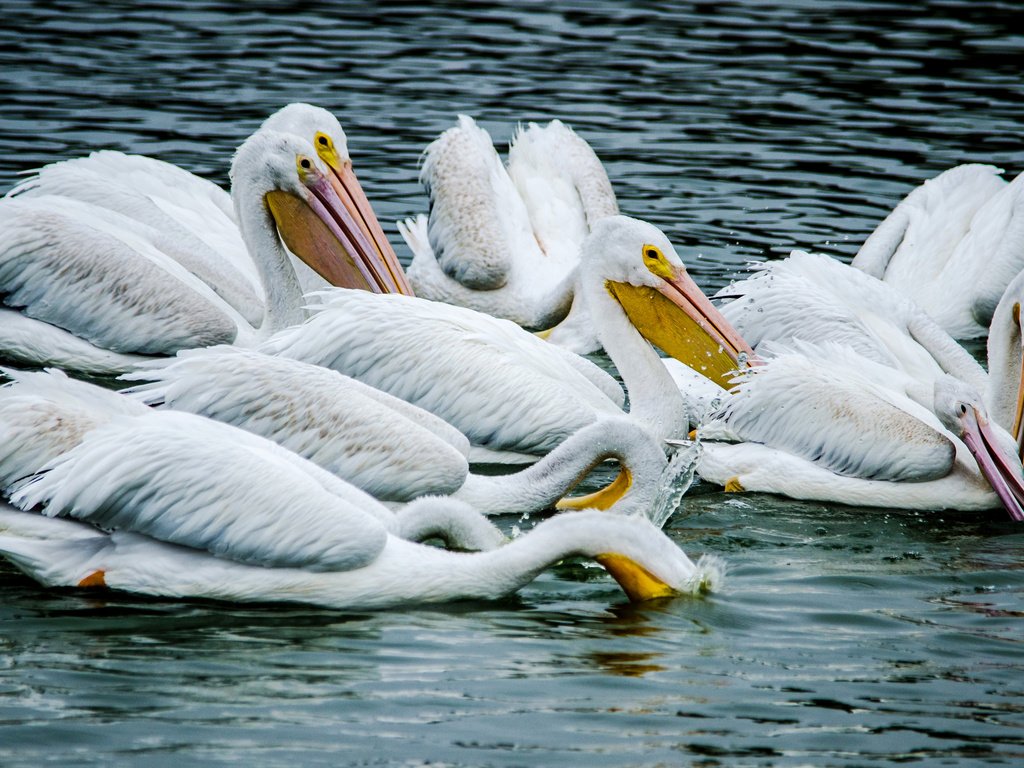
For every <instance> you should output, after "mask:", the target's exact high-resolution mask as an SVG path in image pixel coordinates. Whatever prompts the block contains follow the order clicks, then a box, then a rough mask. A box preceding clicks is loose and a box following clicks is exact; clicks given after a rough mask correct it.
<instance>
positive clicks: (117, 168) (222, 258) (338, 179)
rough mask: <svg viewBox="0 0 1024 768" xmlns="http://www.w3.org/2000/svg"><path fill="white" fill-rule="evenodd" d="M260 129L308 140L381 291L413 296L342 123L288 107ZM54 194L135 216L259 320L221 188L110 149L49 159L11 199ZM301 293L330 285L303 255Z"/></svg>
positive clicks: (249, 268) (259, 306)
mask: <svg viewBox="0 0 1024 768" xmlns="http://www.w3.org/2000/svg"><path fill="white" fill-rule="evenodd" d="M259 130H261V131H276V132H278V133H291V134H294V135H296V136H299V137H300V138H303V139H305V140H306V141H308V142H309V143H310V145H312V146H313V148H314V149H315V150H316V154H317V155H318V156H319V157H320V159H321V160H322V161H323V162H324V164H325V165H326V166H327V168H329V169H330V174H329V178H330V181H331V184H332V186H333V187H334V189H335V191H336V192H337V193H338V199H340V200H342V201H343V203H344V205H345V207H346V209H347V210H348V211H349V213H350V214H351V218H352V221H355V222H358V223H359V224H360V225H361V229H362V231H356V232H354V233H349V234H350V236H351V237H352V238H353V240H354V241H356V240H357V241H358V242H356V243H355V244H356V245H357V246H358V247H360V248H362V249H365V250H366V251H367V252H373V253H375V254H376V257H377V258H376V259H374V260H368V263H370V264H372V265H374V266H378V265H379V264H381V263H382V264H383V266H384V267H385V269H380V270H379V272H380V274H379V275H377V276H376V277H377V278H378V279H379V281H380V285H379V286H378V287H379V288H382V289H384V290H389V291H392V290H397V291H400V292H404V293H409V292H411V291H410V289H409V286H408V282H407V281H406V279H405V275H404V273H403V272H402V268H401V266H400V265H399V263H398V258H397V256H396V255H395V253H394V250H393V249H392V248H391V245H390V244H389V242H388V240H387V238H386V237H385V236H384V233H383V231H382V230H381V227H380V223H379V222H378V221H377V218H376V216H375V215H374V213H373V209H372V208H371V207H370V204H369V201H368V200H367V199H366V195H365V193H364V192H363V190H362V187H361V186H360V184H359V182H358V180H357V179H356V178H355V175H354V172H353V170H352V160H351V158H350V156H349V152H348V139H347V136H346V135H345V132H344V130H342V127H341V124H340V123H339V122H338V120H337V118H335V117H334V115H332V114H331V113H330V112H328V111H327V110H325V109H322V108H320V107H315V106H313V105H311V104H302V103H295V104H289V105H287V106H285V107H283V108H281V109H279V110H278V111H277V112H275V113H274V114H272V115H271V116H270V117H268V118H267V119H266V120H265V121H264V122H263V124H262V125H261V126H260V129H259ZM41 195H56V196H59V197H62V198H70V199H73V200H79V201H81V202H86V203H90V204H93V205H97V206H100V207H102V208H105V209H109V210H111V211H114V212H116V213H120V214H122V215H124V216H127V217H129V218H130V219H131V220H132V222H129V223H126V226H132V225H134V226H135V227H136V229H137V231H138V233H139V234H142V235H145V236H147V237H148V238H150V239H151V241H152V242H153V244H154V245H155V246H156V247H157V248H158V249H159V250H161V251H162V252H164V253H165V254H167V255H168V256H170V257H171V258H173V259H174V260H176V261H177V262H178V263H180V264H181V265H182V266H184V267H185V268H186V269H187V270H188V271H189V272H191V273H192V274H194V275H195V276H196V277H198V278H199V279H201V280H203V281H204V282H205V283H207V285H209V286H210V287H211V288H212V289H213V290H214V291H215V292H216V293H217V294H218V295H220V296H221V297H222V298H224V299H225V301H227V302H228V303H229V304H231V305H232V306H233V307H235V309H237V310H238V311H239V312H241V313H242V314H243V315H244V316H245V317H246V319H247V320H248V321H249V322H250V323H253V324H258V323H259V321H260V319H261V318H262V312H263V299H262V295H263V286H262V284H261V282H260V273H259V271H258V268H257V265H256V263H255V261H254V258H253V257H251V256H250V254H249V252H248V249H247V247H246V244H245V242H244V240H243V238H242V234H241V232H240V231H239V227H238V217H237V215H236V211H235V205H234V203H233V202H232V200H231V196H230V195H229V194H228V193H226V192H224V190H222V189H221V188H220V187H218V186H217V185H215V184H213V183H211V182H209V181H207V180H206V179H203V178H201V177H199V176H196V175H194V174H192V173H189V172H188V171H185V170H183V169H181V168H178V167H177V166H175V165H172V164H170V163H166V162H163V161H162V160H156V159H154V158H150V157H144V156H141V155H126V154H124V153H122V152H117V151H112V150H101V151H98V152H93V153H91V154H90V155H88V156H87V157H82V158H75V159H72V160H64V161H60V162H57V163H52V164H50V165H47V166H45V167H43V168H40V169H38V170H37V171H36V172H35V173H34V174H33V175H32V176H30V177H28V178H26V179H24V180H23V181H21V182H20V183H19V184H18V185H17V186H15V187H14V189H12V190H11V191H10V192H8V194H7V196H8V197H16V196H17V197H23V198H26V197H38V196H41ZM292 266H293V267H294V268H295V270H296V273H297V275H298V278H299V282H300V284H301V285H302V288H303V291H309V290H315V289H318V288H323V287H325V286H327V285H328V284H329V283H328V282H327V281H326V280H325V279H324V278H323V277H322V276H321V275H319V274H318V273H317V272H315V271H313V270H312V269H310V268H309V267H308V266H307V265H306V264H305V263H304V262H302V261H301V260H300V259H296V258H294V257H293V258H292Z"/></svg>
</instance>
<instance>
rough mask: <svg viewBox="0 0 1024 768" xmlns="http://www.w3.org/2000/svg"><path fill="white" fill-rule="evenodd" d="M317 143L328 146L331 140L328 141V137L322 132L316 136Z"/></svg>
mask: <svg viewBox="0 0 1024 768" xmlns="http://www.w3.org/2000/svg"><path fill="white" fill-rule="evenodd" d="M316 143H317V144H319V145H320V146H321V147H326V146H327V145H328V144H330V143H331V142H330V141H328V139H327V137H326V136H324V135H323V134H322V133H321V134H320V135H319V136H317V137H316Z"/></svg>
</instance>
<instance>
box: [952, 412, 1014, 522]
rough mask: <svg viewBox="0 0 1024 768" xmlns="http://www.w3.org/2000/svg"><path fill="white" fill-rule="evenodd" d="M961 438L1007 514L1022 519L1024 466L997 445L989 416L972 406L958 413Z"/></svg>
mask: <svg viewBox="0 0 1024 768" xmlns="http://www.w3.org/2000/svg"><path fill="white" fill-rule="evenodd" d="M960 423H961V425H962V426H963V432H962V434H961V439H962V440H963V441H964V445H966V446H967V449H968V450H969V451H970V452H971V455H972V456H974V459H975V461H977V462H978V468H979V469H981V473H982V474H983V475H984V476H985V479H986V480H988V482H989V485H991V486H992V490H993V491H995V492H996V496H998V497H999V501H1001V502H1002V504H1003V507H1005V508H1006V511H1007V512H1009V513H1010V517H1012V518H1013V519H1014V520H1016V521H1018V522H1024V470H1022V468H1021V463H1020V459H1018V458H1017V457H1016V456H1013V455H1007V453H1006V452H1005V451H1003V450H1002V449H1001V448H1000V447H999V442H998V440H997V438H996V435H995V432H994V431H993V430H992V426H991V425H990V424H989V422H988V420H987V419H986V418H985V417H984V416H982V415H981V414H979V413H978V412H977V410H976V409H974V408H970V407H969V408H967V409H966V411H965V412H964V413H962V414H961V415H960Z"/></svg>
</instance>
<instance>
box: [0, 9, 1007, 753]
mask: <svg viewBox="0 0 1024 768" xmlns="http://www.w3.org/2000/svg"><path fill="white" fill-rule="evenodd" d="M0 5H2V11H3V14H4V19H3V24H2V25H0V96H2V103H3V109H2V110H0V186H2V188H3V189H6V188H8V187H9V186H10V185H11V184H12V183H13V182H14V181H15V179H16V178H17V174H18V173H19V172H20V171H23V170H26V169H28V168H32V167H34V166H37V165H40V164H43V163H46V162H49V161H52V160H56V159H60V158H66V157H71V156H74V155H78V154H81V153H83V152H86V151H87V150H89V149H90V148H93V147H111V148H116V149H122V150H126V151H131V152H141V153H145V154H150V155H154V156H157V157H160V158H162V159H166V160H170V161H173V162H175V163H179V164H181V165H183V166H185V167H187V168H189V169H192V170H195V171H197V172H199V173H201V174H203V175H206V176H208V177H209V178H211V179H214V180H215V181H218V182H225V181H226V176H227V168H228V163H229V159H230V153H231V151H232V149H233V147H234V146H235V145H237V144H238V143H239V142H240V141H241V140H242V139H243V138H244V137H245V136H246V135H247V134H248V133H249V132H250V131H251V130H253V129H254V128H255V127H256V126H257V125H258V124H259V122H260V121H261V120H262V119H263V118H264V117H265V116H266V115H267V114H269V113H270V112H271V111H273V110H274V109H276V108H278V107H279V106H281V105H283V104H285V103H287V102H289V101H295V100H306V101H312V102H315V103H318V104H321V105H323V106H326V107H328V108H330V109H331V110H332V111H334V112H335V113H337V114H338V116H339V118H340V119H341V121H342V123H343V124H344V126H345V128H346V130H347V132H348V134H349V143H350V148H351V151H352V154H353V157H354V159H355V163H356V167H357V170H358V172H359V174H360V178H361V179H362V181H363V185H364V187H365V188H366V190H367V192H368V194H369V195H370V197H371V198H372V199H373V200H374V203H375V205H376V206H377V209H378V212H379V213H380V215H381V218H382V220H384V221H388V222H390V221H392V220H394V219H395V218H397V217H399V216H402V215H405V214H408V213H414V212H418V211H422V210H424V209H425V198H424V196H423V194H422V191H421V190H420V188H419V186H418V184H417V183H416V163H417V158H418V155H419V153H420V151H421V150H422V148H423V147H424V146H425V145H426V143H427V142H428V141H430V139H432V138H433V137H434V136H435V135H436V134H437V133H438V132H439V131H441V130H443V129H444V128H445V127H447V126H448V125H449V124H451V122H452V121H453V119H454V117H455V115H456V114H457V113H459V112H465V113H468V114H471V115H474V116H475V117H477V118H478V119H479V120H480V121H481V122H482V124H483V125H484V126H485V127H487V128H488V129H489V130H490V131H491V132H492V135H493V136H494V138H495V140H496V141H497V142H499V143H504V142H505V141H507V140H508V139H509V138H510V136H511V134H512V130H513V126H514V124H515V122H516V121H519V120H547V119H550V118H553V117H561V118H563V119H565V120H566V121H567V122H570V123H571V124H572V125H573V126H574V127H576V128H577V130H578V131H579V132H580V133H582V134H583V135H584V136H585V137H586V138H587V139H588V140H590V142H591V143H592V144H593V145H594V147H595V148H596V149H597V151H598V154H599V155H600V156H601V158H602V159H603V160H604V161H605V163H606V165H607V167H608V170H609V173H610V175H611V178H612V181H613V184H614V186H615V189H616V191H617V192H618V194H619V198H620V202H621V205H622V208H623V210H624V211H625V212H628V213H631V214H633V215H637V216H641V217H644V218H648V219H650V220H652V221H654V222H655V223H657V224H658V225H660V226H662V227H663V228H664V229H665V230H666V231H667V232H668V234H669V235H670V237H671V238H672V239H673V240H674V241H675V243H676V245H677V247H678V250H679V252H680V255H681V256H682V257H683V259H684V261H687V262H688V263H689V264H690V265H691V271H692V272H693V273H694V274H695V275H696V277H697V279H698V280H699V281H700V282H701V283H702V284H703V285H704V286H705V287H708V288H715V287H718V286H720V285H722V284H724V283H725V282H727V281H728V279H729V276H730V275H731V274H732V273H733V272H734V271H735V270H736V269H737V268H738V267H739V266H741V265H742V264H743V263H744V262H746V261H748V260H751V259H763V258H772V257H776V256H782V255H785V254H786V253H788V251H789V249H791V248H793V247H803V248H813V249H818V250H824V251H826V252H828V253H831V254H833V255H836V256H839V257H841V258H848V257H850V256H852V254H853V253H854V252H855V251H856V248H857V246H858V245H859V243H860V242H861V240H862V239H863V238H864V237H865V235H866V234H867V233H868V232H869V231H870V229H871V228H872V227H873V226H874V224H875V223H876V222H877V220H879V219H880V218H881V217H882V216H883V215H884V214H885V213H886V212H887V211H888V210H889V209H890V208H891V207H892V205H893V204H894V203H895V202H896V201H897V200H898V199H899V197H900V196H902V195H903V194H905V193H906V192H907V191H908V190H909V189H910V188H911V187H912V186H913V185H914V184H916V183H917V182H919V181H920V180H921V179H923V178H926V177H928V176H930V175H934V174H935V173H937V172H939V171H941V170H943V169H944V168H947V167H949V166H951V165H954V164H957V163H961V162H966V161H982V162H992V163H995V164H997V165H1000V166H1002V167H1005V168H1006V169H1007V170H1008V171H1010V172H1011V173H1017V172H1019V171H1020V170H1022V169H1024V144H1022V139H1021V127H1022V125H1024V84H1022V83H1024V80H1022V78H1021V62H1022V61H1024V7H1022V6H1020V5H1019V4H1017V3H1013V2H1007V3H981V2H963V3H957V2H931V3H924V2H922V3H907V2H892V3H890V2H854V1H853V0H850V1H849V2H825V1H823V0H822V1H819V2H781V3H761V2H741V3H734V2H721V1H719V2H712V3H693V4H685V3H656V4H655V3H650V4H644V6H643V7H635V8H634V7H630V6H628V5H626V4H624V3H612V2H609V3H559V2H544V3H525V2H509V3H507V4H486V5H485V4H475V3H474V4H469V3H451V4H438V5H433V6H430V7H421V6H418V5H391V4H379V5H378V4H375V3H366V4H362V3H360V4H352V5H350V6H343V7H335V6H326V5H325V6H312V7H309V6H305V5H304V4H283V3H282V4H271V3H248V4H245V5H244V6H243V5H242V4H238V5H237V6H235V7H232V6H231V5H228V4H225V5H217V4H213V3H193V4H190V5H189V6H188V9H187V10H186V9H182V8H181V7H179V6H178V5H177V4H170V3H168V4H158V3H141V2H140V3H124V4H118V3H104V4H93V3H64V2H46V3H38V4H35V5H32V4H22V3H17V2H4V3H2V4H0ZM390 231H391V236H392V239H393V240H394V242H395V244H396V246H399V245H401V243H400V240H399V238H398V236H397V233H396V232H395V231H394V229H393V227H392V228H390ZM400 253H402V254H403V258H406V257H407V255H408V254H407V252H406V251H405V249H404V245H402V246H401V250H400ZM1004 517H1005V515H1004V514H1002V513H998V512H991V513H987V514H983V515H978V514H967V513H954V514H949V513H944V514H929V515H925V514H908V513H899V512H892V513H889V514H887V513H885V512H884V511H877V510H875V511H870V510H858V509H850V508H841V507H834V506H830V505H823V504H809V503H808V504H802V503H795V502H790V501H785V500H780V499H774V498H771V497H764V496H725V495H723V494H721V493H719V492H718V491H717V490H716V489H714V488H710V487H708V486H706V485H705V486H698V487H696V488H695V489H694V490H693V491H691V493H690V494H689V495H688V496H687V497H686V498H685V499H684V501H683V509H682V511H681V513H680V515H679V516H677V517H676V518H675V519H673V520H672V521H671V522H670V523H669V525H668V530H669V532H670V534H671V535H672V537H673V538H674V539H675V540H676V541H678V542H679V543H680V544H681V545H682V546H683V547H684V548H685V549H686V550H687V551H688V552H691V553H693V554H694V555H696V554H698V553H700V552H705V551H707V552H716V553H719V554H720V555H722V556H723V557H724V558H725V559H726V560H727V562H728V563H729V566H730V574H729V576H730V578H729V581H728V585H727V587H728V588H727V589H726V591H724V592H722V593H720V594H717V595H715V596H713V597H710V598H708V599H702V600H689V599H678V600H672V601H668V602H664V603H661V604H655V605H646V606H642V607H631V606H629V605H628V604H626V603H625V602H624V600H623V598H622V597H621V593H620V592H619V591H618V590H617V588H616V587H615V585H614V584H613V583H612V582H611V581H610V580H609V579H608V578H607V577H605V576H604V575H603V572H602V571H600V570H597V569H592V568H588V567H585V566H583V565H582V564H572V563H569V564H564V565H562V566H560V567H559V568H557V569H555V570H554V571H552V572H550V573H549V574H547V575H545V576H543V577H542V578H541V579H540V580H539V581H537V582H536V583H535V584H533V585H531V586H530V587H528V588H527V589H524V590H523V591H522V592H521V593H520V595H519V596H517V597H515V598H512V599H509V600H505V601H502V602H498V603H493V604H475V603H474V604H465V605H458V606H455V607H450V608H445V609H436V608H434V609H430V610H405V611H394V612H387V613H380V614H370V613H353V614H345V613H337V612H330V611H321V610H314V609H306V608H280V607H262V606H245V607H236V606H231V605H222V604H216V603H205V602H176V601H153V600H143V599H137V598H134V597H131V596H118V595H96V594H92V595H83V594H81V593H74V592H70V591H67V592H60V591H49V590H43V589H40V588H39V587H37V586H36V585H35V584H34V583H33V582H31V581H29V580H27V579H26V578H24V577H22V576H21V575H19V574H18V573H16V572H15V571H14V570H13V569H11V568H10V567H9V566H6V565H2V566H0V582H2V583H0V594H2V595H3V599H2V600H0V763H2V764H4V765H25V766H30V765H31V766H35V765H40V764H45V763H48V762H49V763H52V764H57V765H73V764H94V765H115V764H122V763H130V762H142V761H143V760H145V762H146V764H147V765H157V766H159V765H175V766H178V765H187V764H214V765H216V764H226V763H248V764H251V765H287V766H298V765H311V764H322V763H328V762H329V763H332V764H335V765H365V766H377V765H403V766H416V765H427V764H430V765H459V766H520V765H556V764H557V765H564V764H572V765H581V766H603V765H651V766H653V765H666V766H668V765H673V766H674V765H681V764H693V765H704V766H708V765H727V766H734V765H815V766H822V765H850V766H854V765H867V764H885V763H918V764H928V765H969V764H981V763H992V764H1003V765H1017V764H1021V763H1022V761H1024V644H1022V640H1024V621H1022V617H1024V599H1022V589H1024V571H1022V570H1021V564H1022V562H1024V535H1022V534H1021V533H1020V530H1021V529H1020V528H1019V526H1014V525H1011V524H1010V523H1009V522H1007V521H1006V520H1004ZM515 523H516V521H515V520H514V519H509V520H505V521H503V524H504V525H505V527H506V528H510V527H511V526H512V525H513V524H515Z"/></svg>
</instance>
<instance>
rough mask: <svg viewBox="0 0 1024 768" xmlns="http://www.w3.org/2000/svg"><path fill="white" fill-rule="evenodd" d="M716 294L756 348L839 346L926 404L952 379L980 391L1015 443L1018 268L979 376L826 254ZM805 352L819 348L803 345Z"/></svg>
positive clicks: (896, 303) (910, 314)
mask: <svg viewBox="0 0 1024 768" xmlns="http://www.w3.org/2000/svg"><path fill="white" fill-rule="evenodd" d="M721 293H722V294H723V295H725V296H727V297H728V298H729V299H730V301H729V303H726V304H724V305H723V306H722V308H721V309H722V314H723V315H724V316H725V317H726V318H727V319H728V320H729V321H730V322H732V323H733V324H734V325H735V326H736V328H737V329H739V331H740V332H741V333H743V335H744V337H745V338H747V339H748V340H749V341H750V342H751V343H752V344H753V345H754V346H755V347H756V348H758V349H759V348H760V345H761V344H763V343H764V342H769V341H770V342H782V343H788V341H789V340H791V339H798V340H804V341H809V340H816V341H823V340H828V341H832V342H836V343H840V344H843V345H845V346H848V347H849V348H850V349H852V350H854V351H855V352H857V353H858V354H860V355H862V356H864V357H865V358H867V359H869V360H871V361H873V362H875V363H879V364H882V365H885V366H888V367H890V368H894V369H896V370H899V371H901V372H903V373H904V374H906V375H907V376H910V377H911V378H912V379H914V380H916V381H917V382H919V384H920V386H919V387H917V388H916V389H915V390H914V392H913V395H914V396H916V397H917V399H918V402H920V403H921V404H922V405H924V406H925V407H929V408H930V407H931V398H932V389H933V387H934V384H935V383H936V382H937V381H938V380H939V379H941V378H942V377H943V376H946V375H951V376H954V377H956V378H958V379H960V380H961V381H963V382H964V383H965V384H967V385H968V386H970V387H972V388H973V389H974V390H976V391H977V392H978V393H980V394H981V395H982V397H983V402H984V403H985V405H986V407H987V410H988V412H989V413H990V414H991V416H992V418H993V420H994V421H995V422H996V423H997V424H999V425H1000V426H1001V427H1003V428H1004V429H1006V430H1009V431H1010V432H1011V433H1012V434H1013V435H1014V436H1015V438H1016V439H1017V440H1018V441H1021V440H1022V438H1021V434H1022V429H1021V418H1020V412H1021V409H1022V406H1021V403H1024V396H1022V395H1021V392H1022V391H1024V390H1022V358H1024V353H1022V348H1021V323H1020V305H1021V303H1022V302H1024V273H1022V274H1021V275H1018V276H1017V277H1016V278H1014V279H1013V280H1012V281H1010V284H1009V285H1008V286H1006V290H1005V291H1004V293H1003V296H1002V298H1001V299H1000V301H999V304H998V305H997V307H996V310H995V312H994V313H993V314H992V321H991V326H990V330H989V337H988V371H987V372H986V371H985V369H984V368H982V367H981V365H979V364H978V362H977V361H976V360H975V359H974V358H973V357H972V356H971V355H970V354H969V353H968V352H967V351H966V350H964V349H963V347H961V346H960V345H959V344H958V343H957V342H956V341H955V340H954V339H953V338H952V337H951V336H950V335H949V334H947V333H946V332H945V331H943V330H942V329H941V328H940V327H939V326H938V324H937V323H936V322H935V321H934V320H933V319H932V318H931V317H930V316H929V315H928V314H926V313H925V312H924V311H923V310H921V309H920V308H919V307H918V306H917V305H916V304H914V303H913V301H911V300H910V299H908V298H906V297H905V296H903V295H902V294H901V293H900V292H899V291H898V290H896V288H895V287H893V286H891V285H889V284H888V283H884V282H882V281H880V280H878V279H876V278H873V277H871V276H869V275H866V274H864V273H862V272H860V271H858V270H854V269H851V268H850V267H847V266H845V265H843V264H841V263H840V262H837V261H835V260H834V259H830V258H828V257H826V256H822V255H812V254H807V253H803V252H800V251H796V252H794V253H793V254H792V255H791V256H790V257H789V258H787V259H784V260H782V261H778V262H772V263H770V264H767V265H764V267H762V268H760V269H759V270H758V271H757V272H756V273H755V274H754V275H753V276H752V277H750V278H748V279H746V280H744V281H742V282H740V283H736V284H734V285H732V286H730V287H728V288H725V289H723V291H722V292H721ZM815 349H821V347H809V348H808V351H809V352H811V353H812V354H813V352H814V350H815Z"/></svg>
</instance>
